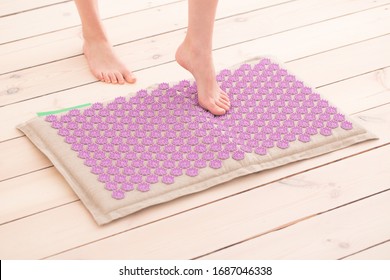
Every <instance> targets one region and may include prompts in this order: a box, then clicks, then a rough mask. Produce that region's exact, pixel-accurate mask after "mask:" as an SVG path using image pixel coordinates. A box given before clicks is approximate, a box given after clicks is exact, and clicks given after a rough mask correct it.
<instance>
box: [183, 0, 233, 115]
mask: <svg viewBox="0 0 390 280" xmlns="http://www.w3.org/2000/svg"><path fill="white" fill-rule="evenodd" d="M217 4H218V0H188V31H187V35H186V37H185V39H184V42H183V43H182V44H181V45H180V46H179V48H178V50H177V52H176V60H177V62H178V63H179V64H180V65H181V66H182V67H184V68H185V69H187V70H188V71H190V72H191V73H192V75H193V76H194V78H195V80H196V83H197V86H198V98H199V104H200V105H201V106H202V107H203V108H205V109H207V110H209V111H210V112H211V113H213V114H215V115H223V114H225V113H226V111H227V110H229V108H230V101H229V98H228V96H227V94H226V93H225V92H223V91H222V90H221V89H220V87H219V86H218V84H217V81H216V79H215V69H214V63H213V57H212V37H213V29H214V21H215V13H216V9H217Z"/></svg>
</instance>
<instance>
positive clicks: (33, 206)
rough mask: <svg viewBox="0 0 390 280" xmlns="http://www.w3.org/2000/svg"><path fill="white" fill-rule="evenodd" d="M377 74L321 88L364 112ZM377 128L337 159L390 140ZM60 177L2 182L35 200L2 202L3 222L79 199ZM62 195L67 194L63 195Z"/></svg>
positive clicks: (2, 192) (11, 197)
mask: <svg viewBox="0 0 390 280" xmlns="http://www.w3.org/2000/svg"><path fill="white" fill-rule="evenodd" d="M375 76H376V75H375V74H374V73H369V74H366V75H362V76H358V77H354V78H351V79H348V80H343V81H342V82H339V83H335V84H332V85H328V86H326V87H323V88H322V89H321V90H322V92H324V91H325V92H327V93H328V94H326V95H327V98H328V97H333V100H332V101H333V102H334V104H339V105H343V106H342V107H343V109H344V110H345V111H347V112H348V113H349V114H352V113H356V112H359V111H363V109H367V108H370V107H369V106H367V105H372V104H371V103H367V102H365V103H363V104H365V105H366V106H367V107H366V108H363V107H362V106H359V108H358V110H353V109H352V108H356V107H357V105H358V104H360V103H361V100H360V99H359V98H356V94H357V93H359V91H360V90H362V89H364V91H363V92H364V93H365V96H372V95H374V93H377V91H378V90H381V89H382V88H381V86H382V85H381V84H379V85H377V80H376V79H373V77H375ZM345 84H347V85H348V86H349V88H348V87H347V86H346V85H345ZM329 87H331V88H332V90H328V88H329ZM335 93H340V94H335ZM388 93H389V91H387V93H383V94H387V95H388ZM362 96H363V94H362ZM377 96H378V95H377ZM340 98H342V100H348V102H341V101H340V100H339V99H340ZM362 98H363V97H362ZM376 117H377V116H376ZM366 118H367V117H366ZM386 122H387V123H390V119H386ZM376 131H377V133H379V134H378V136H379V137H380V141H377V142H375V143H371V145H370V146H364V147H363V146H361V147H359V148H355V147H354V148H353V149H352V150H348V152H347V151H346V154H345V153H339V154H337V157H338V158H341V157H345V156H347V155H348V154H353V153H358V152H361V151H363V149H368V148H372V147H373V145H376V146H378V145H382V144H384V143H388V142H390V138H389V137H388V134H387V130H386V127H385V126H381V129H376ZM25 141H28V140H27V139H25ZM22 145H23V141H20V142H18V143H17V146H15V147H7V149H10V150H12V149H16V148H17V147H19V146H22ZM0 146H1V144H0ZM28 147H30V145H28ZM351 148H352V147H351ZM24 154H25V156H26V157H31V158H34V159H36V158H35V157H34V155H31V153H29V150H28V149H27V150H25V152H24ZM326 160H335V158H334V157H331V158H330V159H329V158H328V157H324V158H323V159H321V161H319V162H317V161H316V162H315V161H313V160H311V164H313V166H319V165H321V164H323V163H324V162H326ZM14 163H15V164H13V165H12V168H10V167H9V166H10V165H9V164H8V165H7V166H8V168H10V169H11V172H14V174H15V173H17V172H15V171H12V170H19V173H20V174H22V173H26V171H28V170H30V172H32V171H33V170H36V165H35V164H34V165H33V166H30V169H27V168H26V166H25V165H24V167H23V168H24V169H23V170H21V167H20V164H18V163H19V161H16V162H14ZM49 166H50V165H48V166H47V167H49ZM313 166H312V165H309V166H307V167H305V168H306V169H310V168H312V167H313ZM41 167H42V165H41ZM5 169H6V170H7V168H5ZM285 172H286V171H285ZM291 172H296V170H295V169H294V170H293V171H291ZM41 174H42V175H41ZM272 174H275V175H272V176H271V177H270V178H268V177H267V179H266V178H265V177H264V175H263V173H262V175H261V176H262V177H261V178H262V182H263V183H265V182H271V181H272V180H275V178H277V177H276V176H281V175H280V174H279V172H276V173H274V172H272ZM290 174H292V173H290ZM37 178H39V181H37ZM60 178H62V177H60V175H59V174H58V172H57V171H56V170H55V168H53V167H50V168H49V169H48V170H46V169H45V170H42V171H37V172H33V173H30V174H27V175H24V176H21V177H18V178H14V179H10V180H7V181H4V182H0V197H2V198H3V199H4V200H6V201H15V200H17V199H18V197H20V196H22V195H25V196H27V197H33V198H34V199H30V200H28V201H26V202H25V203H23V204H19V207H16V205H9V204H3V205H0V213H4V214H3V216H2V217H1V219H0V223H2V222H7V221H10V220H12V219H15V218H16V217H17V218H21V217H23V216H27V215H32V214H34V213H36V212H40V211H44V210H47V209H49V208H52V207H55V206H58V205H56V204H55V203H53V202H56V201H57V200H58V199H59V198H58V197H61V203H70V202H73V201H75V200H77V199H75V197H74V195H73V193H72V195H69V194H70V192H69V191H68V190H69V189H70V187H69V186H68V185H67V184H66V183H65V182H64V181H63V180H60ZM22 182H30V184H33V185H34V187H33V188H30V187H29V186H27V184H23V183H22ZM18 185H20V186H23V185H25V186H26V187H25V188H23V187H22V188H20V189H18V190H17V191H15V192H13V191H10V190H11V189H12V190H13V189H14V188H15V187H14V186H18ZM251 187H252V185H251V184H249V185H247V184H245V185H244V188H245V189H248V188H251ZM49 188H52V189H56V190H57V191H58V192H59V193H58V194H57V193H56V194H55V197H51V196H45V197H42V196H38V197H37V195H36V194H41V193H46V192H47V189H49ZM65 190H66V191H65ZM240 190H241V188H240ZM62 195H63V196H64V197H62ZM225 195H226V194H225ZM43 198H47V199H43ZM34 211H35V212H34Z"/></svg>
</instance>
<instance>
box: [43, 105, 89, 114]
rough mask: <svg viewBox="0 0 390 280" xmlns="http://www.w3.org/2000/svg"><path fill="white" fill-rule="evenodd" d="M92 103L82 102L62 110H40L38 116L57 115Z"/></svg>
mask: <svg viewBox="0 0 390 280" xmlns="http://www.w3.org/2000/svg"><path fill="white" fill-rule="evenodd" d="M91 105H92V104H91V103H86V104H81V105H77V106H74V107H69V108H64V109H60V110H55V111H47V112H38V113H37V116H38V117H43V116H47V115H55V114H59V113H63V112H67V111H70V110H72V109H78V108H83V107H87V106H91Z"/></svg>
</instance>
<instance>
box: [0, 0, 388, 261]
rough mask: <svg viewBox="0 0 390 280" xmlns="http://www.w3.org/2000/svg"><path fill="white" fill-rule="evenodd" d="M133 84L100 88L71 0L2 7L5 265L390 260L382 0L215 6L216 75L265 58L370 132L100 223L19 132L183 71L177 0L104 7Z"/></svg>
mask: <svg viewBox="0 0 390 280" xmlns="http://www.w3.org/2000/svg"><path fill="white" fill-rule="evenodd" d="M101 5H102V7H101V10H102V16H103V18H104V19H105V24H106V27H107V29H108V33H109V34H110V36H111V40H112V42H113V44H115V46H116V49H117V51H118V53H119V55H120V56H121V57H122V58H123V60H124V61H125V62H126V63H127V64H128V65H129V66H130V68H131V69H133V70H134V71H135V73H136V75H137V77H138V83H137V84H136V85H125V86H114V85H106V84H102V83H100V82H96V81H95V79H94V78H93V77H92V76H91V74H89V72H88V69H87V66H86V62H85V60H84V57H83V56H82V55H81V44H82V40H81V35H80V25H79V23H80V21H79V18H78V15H77V11H76V9H75V7H74V3H73V2H72V1H64V0H18V1H14V0H1V1H0V259H47V258H48V259H68V258H71V259H390V214H389V213H390V172H389V171H390V167H389V166H390V164H389V163H390V145H389V144H390V1H389V0H376V1H371V0H355V1H348V0H293V1H288V0H261V1H260V0H245V1H235V0H223V1H220V3H219V8H218V15H217V21H216V27H215V36H214V38H215V41H214V54H215V63H216V67H217V68H218V69H222V68H223V67H228V66H231V65H234V64H237V63H239V62H241V61H243V60H246V59H249V58H252V57H254V56H259V55H272V56H274V57H276V58H277V59H279V60H280V61H282V62H284V63H286V65H287V67H288V68H289V69H290V70H292V71H293V72H294V73H296V74H297V75H299V76H300V77H302V78H303V79H304V80H305V81H307V82H308V83H310V84H312V85H314V86H316V87H317V88H318V91H319V92H320V93H322V94H323V95H324V96H325V97H326V98H327V99H329V100H330V101H331V102H333V103H335V104H336V105H337V106H338V107H340V108H341V109H342V110H343V111H344V112H346V113H347V114H349V115H353V116H355V117H357V118H358V120H360V121H361V123H362V124H363V125H365V127H367V128H368V129H369V130H371V131H372V132H373V133H375V134H376V135H377V136H379V140H374V141H368V142H365V143H362V144H358V145H355V146H352V147H349V148H346V149H343V150H340V151H337V152H333V153H330V154H327V155H324V156H320V157H317V158H313V159H310V160H305V161H301V162H297V163H294V164H290V165H287V166H283V167H280V168H276V169H273V170H269V171H264V172H260V173H257V174H253V175H250V176H246V177H243V178H239V179H236V180H233V181H231V182H228V183H225V184H222V185H219V186H216V187H214V188H211V189H209V190H207V191H204V192H201V193H197V194H194V195H190V196H187V197H183V198H181V199H177V200H175V201H172V202H169V203H165V204H162V205H158V206H155V207H151V208H149V209H146V210H144V211H141V212H138V213H136V214H134V215H131V216H128V217H126V218H123V219H121V220H118V221H116V222H113V223H111V224H109V225H107V226H102V227H99V226H97V225H96V224H95V222H94V221H93V219H92V217H91V216H90V215H89V213H88V212H87V210H86V209H85V208H84V207H83V205H82V204H81V202H80V201H79V200H78V198H77V197H76V195H75V194H74V193H73V192H72V190H71V189H70V187H69V186H68V185H67V183H66V182H65V181H64V179H63V178H62V177H61V175H59V173H58V172H57V171H56V169H55V168H54V167H53V166H52V164H51V163H50V162H49V161H48V159H47V158H46V157H45V156H43V155H42V154H41V153H40V152H39V151H38V150H37V149H36V148H35V147H34V146H33V145H32V144H31V143H30V142H29V140H28V139H27V138H26V137H24V136H23V135H22V134H21V133H20V132H19V131H18V130H16V129H15V126H16V125H17V124H18V123H20V122H22V121H23V120H26V119H29V118H30V117H32V116H34V113H35V112H38V111H47V110H53V109H57V108H63V107H70V106H74V105H77V104H82V103H87V102H94V101H100V100H107V99H112V98H113V97H116V96H118V95H126V94H127V93H129V92H135V91H137V90H138V89H141V88H144V87H147V86H149V85H151V84H154V83H157V82H162V81H178V80H181V79H184V78H190V76H189V74H188V73H186V72H185V71H184V70H182V69H181V68H180V67H179V66H178V65H177V64H176V63H175V62H174V53H175V49H176V47H177V46H178V44H179V43H180V42H181V40H182V39H183V37H184V34H185V31H186V23H187V18H186V16H187V2H186V1H181V0H149V1H135V0H133V1H129V0H116V1H110V0H101Z"/></svg>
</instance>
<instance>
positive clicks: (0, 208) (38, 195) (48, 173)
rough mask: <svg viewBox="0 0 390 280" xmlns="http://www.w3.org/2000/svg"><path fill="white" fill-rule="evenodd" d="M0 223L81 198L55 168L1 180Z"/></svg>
mask: <svg viewBox="0 0 390 280" xmlns="http://www.w3.org/2000/svg"><path fill="white" fill-rule="evenodd" d="M0 193H1V198H0V201H1V203H0V225H1V224H3V223H7V222H10V221H12V220H16V219H20V218H23V217H26V216H29V215H32V214H34V213H38V212H41V211H44V210H47V209H50V208H54V207H58V206H60V205H64V204H67V203H70V202H72V201H76V200H78V198H77V196H76V195H75V194H74V192H73V191H72V189H71V188H70V187H69V185H68V184H67V183H66V181H65V179H64V178H63V177H62V176H61V175H60V174H59V173H58V171H57V170H56V169H55V168H47V169H43V170H40V171H37V172H33V173H31V174H28V175H26V176H19V177H17V178H14V179H10V180H7V181H3V182H0Z"/></svg>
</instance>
